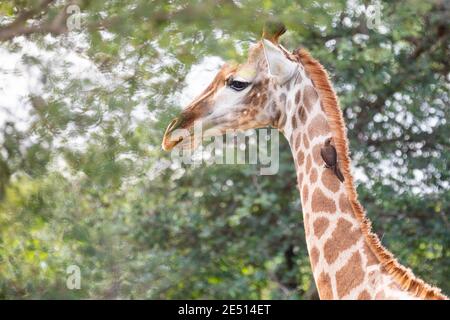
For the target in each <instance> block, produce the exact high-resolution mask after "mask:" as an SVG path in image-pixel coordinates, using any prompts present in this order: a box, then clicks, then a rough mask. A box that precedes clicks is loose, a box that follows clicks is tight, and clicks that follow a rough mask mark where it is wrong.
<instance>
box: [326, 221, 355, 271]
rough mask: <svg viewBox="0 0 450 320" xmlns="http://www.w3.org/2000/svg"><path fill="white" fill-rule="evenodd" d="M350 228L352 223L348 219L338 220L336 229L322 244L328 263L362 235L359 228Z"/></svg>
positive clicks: (334, 259)
mask: <svg viewBox="0 0 450 320" xmlns="http://www.w3.org/2000/svg"><path fill="white" fill-rule="evenodd" d="M352 228H353V225H352V224H351V223H350V222H349V221H347V220H345V219H339V220H338V222H337V226H336V229H334V231H333V233H332V234H331V238H329V239H328V240H327V242H326V243H325V246H324V255H325V259H326V260H327V262H328V263H329V264H331V263H333V262H334V261H336V259H337V258H338V256H339V253H341V252H342V251H344V250H346V249H348V248H350V247H351V246H352V245H354V244H355V243H356V242H357V241H358V240H359V239H360V238H361V237H362V234H361V232H360V230H359V229H355V230H352Z"/></svg>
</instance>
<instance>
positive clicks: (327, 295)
mask: <svg viewBox="0 0 450 320" xmlns="http://www.w3.org/2000/svg"><path fill="white" fill-rule="evenodd" d="M317 290H318V291H319V297H320V299H321V300H332V299H333V291H332V290H331V279H330V276H329V275H328V274H326V273H324V272H322V273H321V274H320V275H319V278H318V279H317Z"/></svg>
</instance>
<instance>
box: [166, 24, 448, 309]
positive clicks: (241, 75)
mask: <svg viewBox="0 0 450 320" xmlns="http://www.w3.org/2000/svg"><path fill="white" fill-rule="evenodd" d="M285 31H286V28H285V27H284V25H282V24H276V25H275V27H274V26H273V25H272V27H271V28H266V29H265V31H264V32H263V38H262V39H261V40H260V41H258V42H257V43H256V44H255V45H254V46H252V47H251V48H250V49H249V54H248V60H247V62H246V63H244V64H241V65H228V64H225V65H224V66H223V67H222V68H221V70H220V71H219V72H218V74H217V75H216V77H215V78H214V80H213V81H212V83H211V84H210V85H209V86H208V87H207V88H206V89H205V91H204V92H203V93H202V94H201V95H200V96H199V97H198V98H196V99H195V100H194V101H193V102H192V103H191V104H190V105H189V106H188V107H187V108H185V109H184V110H183V111H182V112H181V114H180V115H179V116H178V117H177V118H175V119H174V120H172V122H171V123H170V124H169V125H168V127H167V129H166V132H165V134H164V137H163V142H162V147H163V149H164V150H171V149H172V148H174V147H175V146H176V145H178V144H180V143H181V145H186V144H189V143H191V142H192V139H193V133H192V128H193V126H194V123H195V122H196V121H201V123H202V126H203V128H205V131H204V135H220V134H223V133H224V132H225V130H227V129H230V128H231V129H238V130H247V129H250V128H260V127H266V126H272V127H274V128H277V129H278V130H279V131H280V132H281V133H283V134H284V136H285V137H286V139H287V140H288V142H289V144H290V147H291V151H292V155H293V159H294V163H295V168H296V173H297V183H298V190H299V193H300V200H301V206H302V213H303V221H304V227H305V236H306V244H307V249H308V253H309V258H310V263H311V268H312V272H313V277H314V280H315V283H316V287H317V289H318V292H319V296H320V298H321V299H360V300H369V299H377V300H382V299H439V300H442V299H447V297H446V296H445V295H444V294H443V293H441V290H440V289H438V288H435V287H432V286H430V285H429V284H427V283H425V282H424V281H423V280H421V279H419V278H417V277H416V276H414V274H413V273H412V271H411V270H410V269H408V268H406V267H404V266H403V265H401V264H400V263H399V262H397V260H396V259H395V257H394V256H393V254H392V253H391V252H389V251H388V250H387V249H386V248H385V247H383V246H382V244H381V242H380V240H379V238H378V236H377V235H376V234H374V233H373V232H372V231H371V223H370V221H369V219H368V218H367V217H366V215H365V212H364V209H363V207H362V206H361V204H360V203H359V201H358V198H357V193H356V190H355V186H354V182H353V176H352V174H351V171H350V157H349V148H348V140H347V137H346V128H345V124H344V120H343V116H342V111H341V108H340V106H339V102H338V99H337V97H336V95H335V92H334V90H333V88H332V85H331V83H330V81H329V77H328V74H327V72H326V71H325V69H324V68H323V67H322V65H321V64H320V63H319V62H318V61H316V60H315V59H314V58H312V56H311V55H310V54H309V52H308V51H306V50H304V49H298V50H294V51H293V52H292V53H291V52H289V51H287V50H286V49H285V48H284V47H283V46H282V45H281V44H279V42H278V40H279V37H280V36H281V35H282V34H283V33H284V32H285ZM177 130H184V134H182V135H176V134H175V132H176V131H177ZM324 144H329V145H332V146H333V147H334V148H335V150H336V153H337V157H338V164H339V166H340V170H341V172H342V175H343V177H342V179H341V178H338V177H337V176H336V174H335V173H334V172H333V170H331V169H330V167H329V166H327V165H326V164H325V163H324V160H323V158H322V156H321V149H322V148H323V146H324Z"/></svg>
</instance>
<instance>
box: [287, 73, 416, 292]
mask: <svg viewBox="0 0 450 320" xmlns="http://www.w3.org/2000/svg"><path fill="white" fill-rule="evenodd" d="M307 71H308V70H306V71H305V68H304V67H303V65H301V67H300V70H299V74H298V75H297V76H296V77H294V78H293V79H292V80H291V81H290V82H289V83H288V84H286V85H285V86H284V88H282V89H281V90H282V91H283V92H282V93H280V97H281V100H282V101H280V102H281V103H284V107H283V108H282V115H281V117H280V118H282V119H284V121H281V122H280V123H279V127H280V130H281V131H282V132H283V133H284V135H285V136H286V138H287V140H288V141H289V143H290V146H291V150H292V154H293V157H294V161H295V167H296V172H297V182H298V189H299V192H300V198H301V204H302V212H303V219H304V226H305V235H306V243H307V248H308V253H309V258H310V261H311V267H312V271H313V275H314V279H315V283H316V286H317V289H318V291H319V295H320V297H321V299H415V298H417V295H414V294H412V293H411V292H410V291H408V290H407V289H408V288H405V287H404V286H403V287H402V286H401V285H400V282H399V281H398V279H396V278H395V277H394V276H393V275H392V273H389V272H387V269H386V264H385V263H381V262H380V259H379V256H377V255H376V254H375V250H374V249H373V247H371V245H370V241H369V239H368V238H367V233H365V232H364V228H366V227H367V225H369V228H370V224H369V223H367V222H366V224H367V225H363V224H362V223H361V221H360V219H358V217H357V216H356V214H355V211H354V208H353V207H352V205H351V202H350V201H349V199H350V198H349V193H348V189H347V188H346V187H345V184H344V183H341V182H340V181H339V180H338V179H337V177H336V176H335V175H334V173H333V172H332V170H330V169H327V168H325V166H324V162H323V160H322V158H321V155H320V148H321V147H322V146H323V145H324V142H325V140H326V139H327V138H330V137H331V138H334V137H333V131H332V128H331V126H332V125H333V124H331V123H330V122H329V118H328V117H327V114H326V112H325V111H324V109H323V102H324V101H322V100H323V99H324V98H323V97H321V96H320V95H319V94H320V93H321V92H320V90H318V89H317V88H316V87H315V85H314V83H313V82H312V81H311V79H310V78H308V75H307ZM284 100H285V101H284ZM339 112H340V111H339ZM283 113H284V114H283ZM337 149H338V158H339V148H337ZM346 173H347V178H348V175H349V173H348V172H346ZM346 183H348V181H346ZM350 183H352V182H350ZM369 232H370V230H369ZM395 263H397V262H396V261H395ZM396 266H397V265H396ZM412 277H413V276H412ZM418 281H420V280H418ZM417 293H419V290H417ZM422 295H423V293H422Z"/></svg>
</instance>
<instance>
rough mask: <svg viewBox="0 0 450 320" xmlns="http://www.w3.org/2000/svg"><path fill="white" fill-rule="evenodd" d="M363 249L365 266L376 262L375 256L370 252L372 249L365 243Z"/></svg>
mask: <svg viewBox="0 0 450 320" xmlns="http://www.w3.org/2000/svg"><path fill="white" fill-rule="evenodd" d="M363 250H364V254H365V255H366V258H367V266H371V265H374V264H377V263H378V259H377V257H376V256H375V254H374V253H373V252H372V250H370V248H369V247H368V246H367V243H364V247H363Z"/></svg>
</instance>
